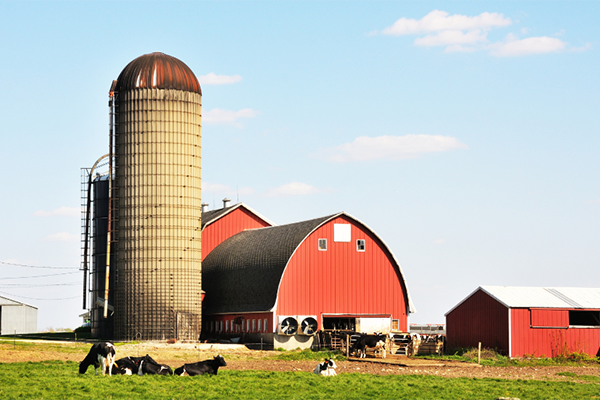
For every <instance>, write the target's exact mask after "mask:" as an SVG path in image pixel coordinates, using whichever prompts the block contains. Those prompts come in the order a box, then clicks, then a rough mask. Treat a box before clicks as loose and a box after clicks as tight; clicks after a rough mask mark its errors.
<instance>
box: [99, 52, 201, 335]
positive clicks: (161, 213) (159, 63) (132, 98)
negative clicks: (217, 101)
mask: <svg viewBox="0 0 600 400" xmlns="http://www.w3.org/2000/svg"><path fill="white" fill-rule="evenodd" d="M110 96H111V101H110V102H109V104H110V107H111V151H112V152H114V155H113V159H114V165H113V166H112V175H113V180H112V182H113V183H112V189H111V193H112V199H113V201H112V204H111V208H112V215H113V219H112V221H111V225H112V227H111V229H110V232H111V233H112V243H111V245H110V247H109V249H110V248H112V251H114V259H115V261H114V263H115V265H114V266H112V267H111V268H110V273H111V274H116V275H115V277H114V282H115V283H114V288H111V290H114V299H115V300H114V301H115V304H114V338H115V339H118V340H162V339H169V338H177V339H180V340H197V339H198V337H199V335H200V327H201V312H202V311H201V310H202V303H201V293H202V288H201V264H200V263H201V256H200V226H201V220H200V219H201V198H200V194H201V192H200V171H201V170H200V160H201V157H200V149H201V146H200V141H201V99H202V92H201V89H200V84H199V83H198V79H197V78H196V76H195V75H194V73H193V72H192V71H191V69H190V68H189V67H188V66H187V65H185V64H184V63H183V62H181V61H180V60H178V59H176V58H174V57H171V56H168V55H166V54H163V53H151V54H146V55H143V56H141V57H138V58H136V59H135V60H133V61H132V62H130V63H129V64H128V65H127V66H126V67H125V68H124V69H123V71H122V72H121V74H120V75H119V77H118V78H117V80H116V81H115V82H113V85H112V87H111V92H110Z"/></svg>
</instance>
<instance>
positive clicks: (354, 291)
mask: <svg viewBox="0 0 600 400" xmlns="http://www.w3.org/2000/svg"><path fill="white" fill-rule="evenodd" d="M203 238H204V237H203ZM202 282H203V289H204V291H205V292H206V297H205V299H204V302H203V307H204V308H203V310H204V311H203V320H204V326H203V335H206V336H214V335H215V334H218V336H220V337H236V336H237V337H239V336H242V335H243V336H244V337H245V339H246V340H251V341H253V340H257V341H259V340H261V339H262V340H263V341H265V342H267V343H272V344H273V345H274V346H275V347H283V348H297V347H308V346H310V345H311V344H312V341H313V334H314V332H315V331H317V330H319V329H323V328H325V329H334V328H337V329H343V328H345V329H352V330H357V331H362V332H373V331H384V332H389V331H390V330H391V329H394V330H398V331H404V332H406V331H407V330H408V314H409V313H410V312H414V309H413V305H412V302H411V300H410V296H409V293H408V289H407V287H406V282H405V279H404V275H403V273H402V270H401V268H400V265H399V264H398V262H397V260H396V258H395V257H394V255H393V254H392V252H391V251H390V249H389V248H388V247H387V246H386V245H385V243H384V242H383V241H382V240H381V239H380V238H379V237H378V236H377V235H376V234H375V232H373V231H372V230H371V229H370V228H369V227H367V226H366V225H365V224H363V223H362V222H360V221H358V220H357V219H356V218H354V217H352V216H350V215H348V214H346V213H344V212H341V213H338V214H335V215H330V216H326V217H322V218H316V219H312V220H308V221H302V222H297V223H293V224H287V225H280V226H272V227H266V228H259V229H248V230H244V231H242V232H240V233H238V234H236V235H233V236H231V237H230V238H228V239H227V240H224V241H223V242H222V243H221V244H219V245H218V246H216V247H215V248H214V249H213V250H212V251H211V252H210V253H209V254H207V255H206V257H205V258H204V261H203V264H202Z"/></svg>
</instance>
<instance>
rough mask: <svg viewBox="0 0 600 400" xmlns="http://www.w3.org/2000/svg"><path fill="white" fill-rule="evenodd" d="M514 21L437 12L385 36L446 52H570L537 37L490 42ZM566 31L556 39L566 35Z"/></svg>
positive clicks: (395, 27)
mask: <svg viewBox="0 0 600 400" xmlns="http://www.w3.org/2000/svg"><path fill="white" fill-rule="evenodd" d="M512 23H513V22H512V20H511V19H510V18H507V17H505V16H504V15H502V14H500V13H489V12H484V13H481V14H479V15H476V16H467V15H460V14H454V15H449V14H448V13H447V12H445V11H440V10H434V11H431V12H430V13H429V14H427V15H426V16H424V17H423V18H421V19H419V20H416V19H411V18H400V19H399V20H397V21H396V22H394V24H393V25H392V26H390V27H387V28H385V29H383V30H382V31H381V33H383V34H384V35H393V36H401V35H418V36H419V37H417V38H416V39H415V40H414V45H415V46H424V47H434V46H445V47H446V49H445V50H444V53H471V52H474V51H489V52H490V55H492V56H496V57H516V56H524V55H530V54H546V53H555V52H560V51H563V50H566V49H567V42H565V41H562V40H560V39H558V38H556V37H549V36H537V37H529V38H525V39H518V38H517V37H516V36H515V35H514V34H512V33H511V34H509V35H508V36H507V37H506V39H505V40H504V41H502V42H496V43H489V40H488V32H489V31H490V30H492V29H497V28H502V27H506V26H509V25H512ZM520 32H521V34H527V33H528V32H529V29H528V28H526V27H523V28H520ZM564 33H565V32H564V30H561V31H559V32H558V33H556V34H555V35H554V36H562V35H563V34H564ZM589 48H590V45H589V44H586V45H585V46H583V47H580V48H573V49H569V51H585V50H588V49H589Z"/></svg>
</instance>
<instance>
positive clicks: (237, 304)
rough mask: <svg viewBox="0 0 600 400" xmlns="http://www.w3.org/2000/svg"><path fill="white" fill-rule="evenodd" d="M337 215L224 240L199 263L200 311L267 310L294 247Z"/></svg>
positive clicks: (275, 298)
mask: <svg viewBox="0 0 600 400" xmlns="http://www.w3.org/2000/svg"><path fill="white" fill-rule="evenodd" d="M214 211H219V210H214ZM341 214H342V213H340V214H334V215H330V216H327V217H322V218H316V219H311V220H308V221H302V222H296V223H293V224H288V225H280V226H273V227H268V228H260V229H250V230H246V231H243V232H240V233H238V234H237V235H234V236H232V237H230V238H229V239H227V240H225V241H224V242H223V243H221V244H220V245H219V246H217V247H216V248H215V249H214V250H213V251H212V252H210V254H208V256H206V259H205V260H204V261H203V262H202V286H203V289H204V290H205V291H206V297H205V299H204V301H203V306H204V311H205V312H206V313H208V314H218V313H225V312H227V313H241V312H249V311H268V310H271V309H272V308H273V307H274V306H275V302H276V300H277V291H278V289H279V282H280V281H281V277H282V275H283V271H284V270H285V267H286V265H287V263H288V261H289V260H290V258H291V257H292V255H293V254H294V251H295V250H296V248H297V247H298V246H299V245H300V244H301V243H302V241H304V239H305V238H306V237H307V236H308V235H309V234H310V233H311V232H312V231H314V230H315V229H316V228H318V227H319V226H320V225H322V224H323V223H325V222H327V221H328V220H330V219H332V218H334V217H336V216H337V215H341ZM203 218H204V215H203Z"/></svg>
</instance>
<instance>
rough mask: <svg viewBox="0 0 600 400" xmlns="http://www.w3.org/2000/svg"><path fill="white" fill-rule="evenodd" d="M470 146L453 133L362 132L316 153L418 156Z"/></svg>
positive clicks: (352, 157)
mask: <svg viewBox="0 0 600 400" xmlns="http://www.w3.org/2000/svg"><path fill="white" fill-rule="evenodd" d="M466 148H467V145H466V144H464V143H461V142H460V141H459V140H458V139H456V138H453V137H450V136H441V135H405V136H378V137H368V136H361V137H358V138H356V139H355V140H354V141H353V142H350V143H345V144H342V145H340V146H336V147H332V148H329V149H324V150H321V151H319V152H318V153H317V154H316V156H317V157H320V158H325V159H327V160H329V161H333V162H351V161H371V160H401V159H407V158H417V157H419V156H420V155H422V154H425V153H433V152H442V151H449V150H454V149H466Z"/></svg>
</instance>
